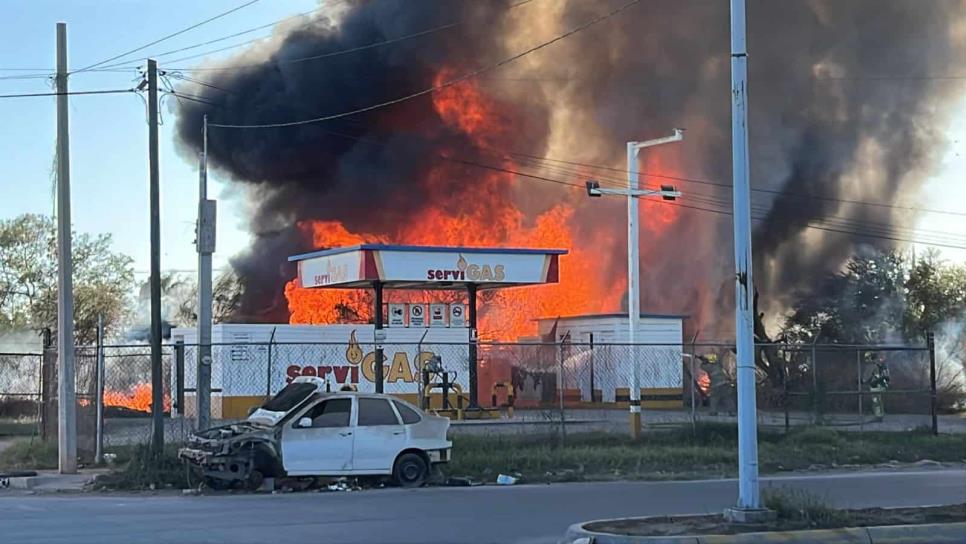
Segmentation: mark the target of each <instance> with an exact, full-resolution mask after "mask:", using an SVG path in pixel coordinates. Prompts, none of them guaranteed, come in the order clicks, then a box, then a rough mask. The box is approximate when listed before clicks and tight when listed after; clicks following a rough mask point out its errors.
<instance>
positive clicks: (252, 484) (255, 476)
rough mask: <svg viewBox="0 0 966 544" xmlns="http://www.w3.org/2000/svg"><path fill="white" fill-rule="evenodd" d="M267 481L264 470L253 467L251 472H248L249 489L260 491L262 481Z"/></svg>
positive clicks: (247, 485)
mask: <svg viewBox="0 0 966 544" xmlns="http://www.w3.org/2000/svg"><path fill="white" fill-rule="evenodd" d="M264 482H265V475H264V474H262V471H260V470H258V469H257V468H253V469H252V471H251V472H249V473H248V478H247V479H246V480H245V485H246V487H248V490H249V491H258V489H259V488H260V487H262V483H264Z"/></svg>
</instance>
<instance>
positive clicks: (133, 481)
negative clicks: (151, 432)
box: [94, 446, 189, 490]
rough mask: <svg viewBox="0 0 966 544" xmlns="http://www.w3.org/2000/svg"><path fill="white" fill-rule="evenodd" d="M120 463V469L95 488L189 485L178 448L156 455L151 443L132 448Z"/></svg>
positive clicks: (107, 476)
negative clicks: (150, 445)
mask: <svg viewBox="0 0 966 544" xmlns="http://www.w3.org/2000/svg"><path fill="white" fill-rule="evenodd" d="M124 453H125V454H127V455H125V456H124V457H122V456H121V455H120V454H119V455H118V462H119V463H122V464H121V465H120V466H119V467H118V468H117V469H116V470H113V471H111V472H109V473H108V474H104V475H102V476H99V477H98V478H97V480H95V482H94V488H95V489H100V490H144V489H165V488H175V489H183V488H186V487H188V486H189V482H188V474H187V472H186V470H185V466H184V464H183V463H182V462H181V461H180V460H179V459H178V455H177V450H176V449H174V448H165V450H164V452H163V453H162V454H161V455H155V454H154V453H153V452H152V451H151V448H150V447H149V446H139V447H136V448H131V449H128V450H126V451H125V452H124Z"/></svg>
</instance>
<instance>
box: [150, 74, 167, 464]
mask: <svg viewBox="0 0 966 544" xmlns="http://www.w3.org/2000/svg"><path fill="white" fill-rule="evenodd" d="M159 159H160V157H159V156H158V62H157V61H156V60H154V59H148V170H149V177H150V184H149V190H148V193H149V195H150V197H149V198H150V201H151V279H150V281H151V420H152V423H153V431H154V432H153V433H152V438H151V447H152V449H153V450H154V452H155V453H156V454H160V453H161V450H162V448H163V447H164V413H163V412H164V383H163V372H162V368H161V196H160V171H159V164H158V162H159Z"/></svg>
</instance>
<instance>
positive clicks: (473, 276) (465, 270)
mask: <svg viewBox="0 0 966 544" xmlns="http://www.w3.org/2000/svg"><path fill="white" fill-rule="evenodd" d="M426 279H428V280H438V281H474V282H483V281H503V280H505V279H506V267H505V265H502V264H495V263H483V264H476V263H472V264H470V263H469V262H468V261H467V260H466V259H465V258H463V256H462V255H460V257H459V259H458V260H457V261H456V264H455V267H454V268H452V269H440V268H429V269H427V270H426Z"/></svg>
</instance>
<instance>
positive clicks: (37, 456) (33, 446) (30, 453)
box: [0, 439, 57, 470]
mask: <svg viewBox="0 0 966 544" xmlns="http://www.w3.org/2000/svg"><path fill="white" fill-rule="evenodd" d="M52 468H57V444H56V443H46V442H44V441H42V440H39V439H26V440H18V441H16V442H14V443H12V444H10V445H9V446H7V447H6V448H5V449H4V450H3V451H0V469H6V470H10V469H52Z"/></svg>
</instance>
